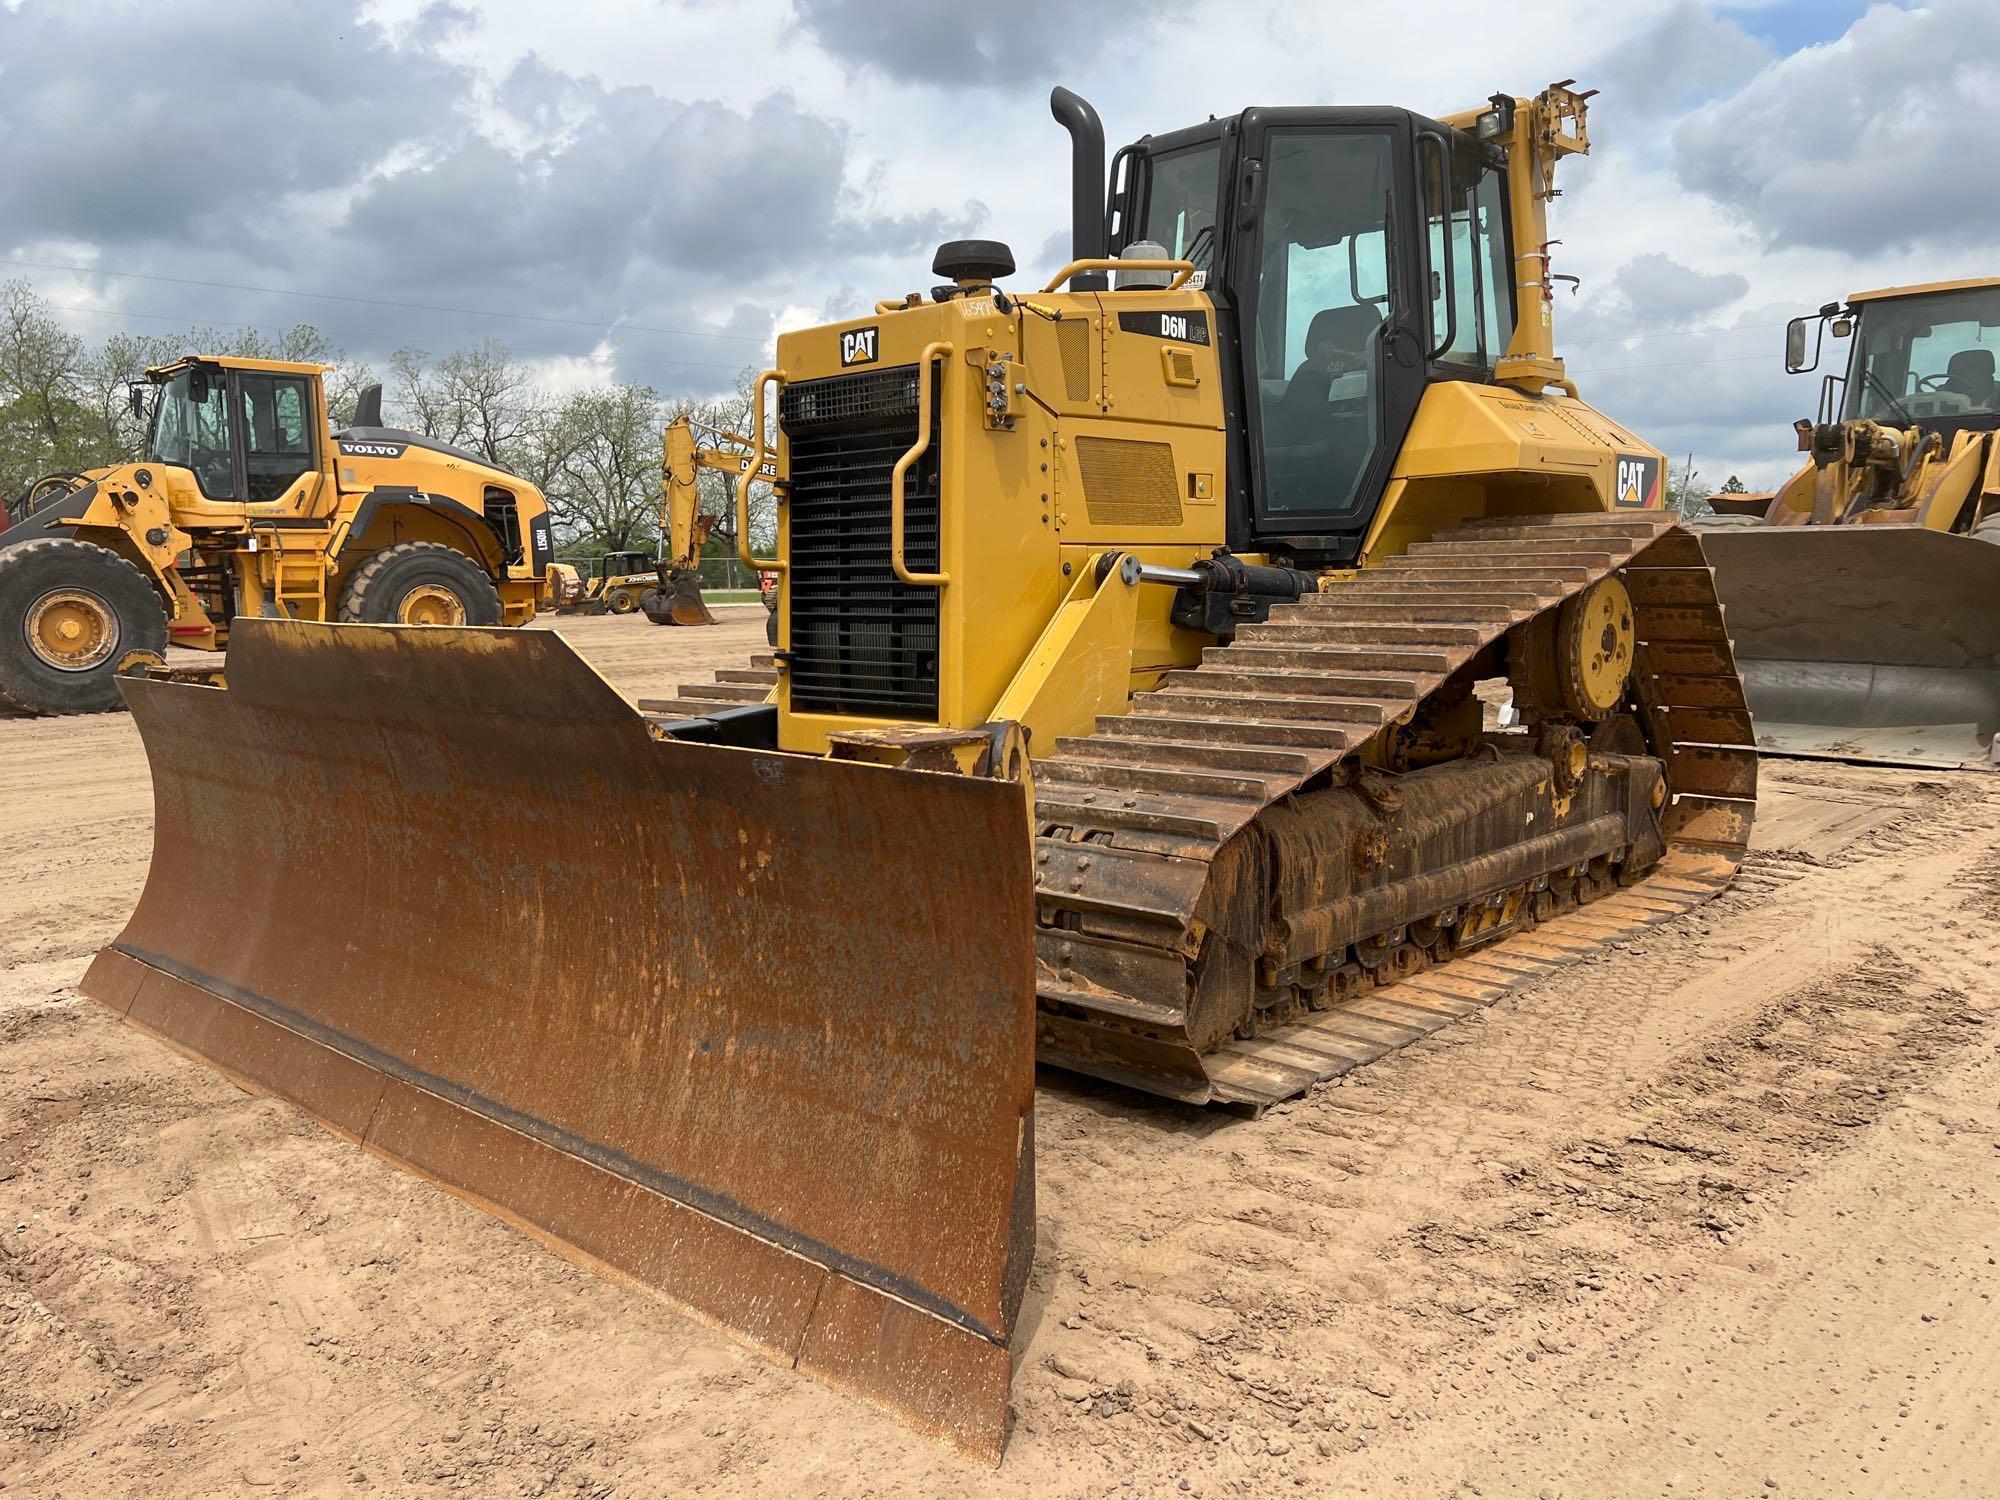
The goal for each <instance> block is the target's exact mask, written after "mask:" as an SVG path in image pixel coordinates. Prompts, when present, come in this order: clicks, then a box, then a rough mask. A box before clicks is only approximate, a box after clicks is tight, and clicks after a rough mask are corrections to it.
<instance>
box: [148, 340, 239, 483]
mask: <svg viewBox="0 0 2000 1500" xmlns="http://www.w3.org/2000/svg"><path fill="white" fill-rule="evenodd" d="M192 383H193V372H192V371H188V370H183V371H181V372H180V373H179V374H178V375H176V376H174V377H173V378H172V379H171V380H169V381H167V382H166V383H165V384H164V385H162V386H161V387H160V398H159V401H158V402H157V404H155V406H154V407H153V430H152V434H151V436H149V437H148V438H147V440H146V457H147V458H148V459H149V460H151V461H152V462H153V463H156V464H173V465H175V466H176V467H178V468H183V469H192V470H193V471H194V477H195V482H196V483H197V484H199V485H200V486H201V492H202V493H203V494H204V495H206V496H208V497H209V498H210V499H211V500H221V499H227V498H229V497H231V496H233V495H234V494H235V493H236V469H235V463H234V459H233V457H232V455H231V453H230V448H229V387H228V383H227V382H226V381H224V380H222V379H220V378H216V377H210V378H209V379H207V380H206V381H205V382H204V384H205V385H206V387H207V389H206V391H205V392H204V395H205V396H206V398H207V399H206V400H203V401H196V400H195V399H194V394H193V391H192V390H191V386H192Z"/></svg>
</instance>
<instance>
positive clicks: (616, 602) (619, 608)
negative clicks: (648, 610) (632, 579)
mask: <svg viewBox="0 0 2000 1500" xmlns="http://www.w3.org/2000/svg"><path fill="white" fill-rule="evenodd" d="M604 602H605V604H606V606H608V607H609V609H610V610H611V613H613V614H614V615H629V614H631V613H632V612H633V611H634V610H636V609H637V608H638V607H639V596H638V595H637V594H635V593H633V592H632V591H631V590H630V589H613V590H612V591H611V594H610V597H608V598H607V599H606V600H605V601H604Z"/></svg>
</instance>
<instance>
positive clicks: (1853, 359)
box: [1832, 280, 2000, 440]
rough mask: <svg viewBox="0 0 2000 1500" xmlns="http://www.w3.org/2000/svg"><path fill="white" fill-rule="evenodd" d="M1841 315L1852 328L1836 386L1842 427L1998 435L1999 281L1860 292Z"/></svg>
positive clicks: (1836, 322)
mask: <svg viewBox="0 0 2000 1500" xmlns="http://www.w3.org/2000/svg"><path fill="white" fill-rule="evenodd" d="M1842 316H1844V317H1845V319H1846V320H1847V321H1849V322H1850V323H1851V324H1852V330H1851V333H1850V334H1849V339H1850V343H1849V348H1848V358H1847V369H1846V375H1845V377H1844V378H1842V379H1841V380H1839V381H1838V382H1837V385H1838V387H1839V390H1838V404H1839V409H1840V417H1841V419H1842V420H1844V421H1853V420H1856V419H1859V418H1867V419H1870V420H1873V421H1876V422H1880V423H1882V424H1884V425H1885V426H1893V427H1909V426H1919V427H1923V428H1925V429H1927V430H1928V429H1934V430H1936V431H1938V432H1940V433H1941V434H1942V435H1943V436H1944V437H1945V438H1946V439H1947V440H1949V439H1950V438H1951V437H1953V436H1954V435H1955V434H1957V433H1958V432H1960V431H1966V430H1971V431H1982V432H1990V431H1994V430H1996V429H2000V368H1996V365H2000V358H1996V356H2000V280H1994V281H1987V282H1983V283H1969V284H1968V283H1953V284H1950V285H1948V286H1939V287H1933V288H1920V289H1910V290H1907V291H1893V290H1892V291H1888V292H1872V293H1868V292H1864V293H1861V294H1859V295H1857V296H1855V297H1852V298H1850V299H1849V302H1848V307H1847V308H1846V309H1844V310H1843V312H1842ZM1832 326H1833V329H1834V330H1835V331H1838V329H1839V326H1840V325H1839V321H1835V322H1834V324H1833V325H1832Z"/></svg>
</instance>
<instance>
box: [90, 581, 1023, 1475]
mask: <svg viewBox="0 0 2000 1500" xmlns="http://www.w3.org/2000/svg"><path fill="white" fill-rule="evenodd" d="M228 682H229V685H228V687H227V688H216V687H201V686H195V685H191V684H186V683H174V682H161V681H150V680H131V681H128V682H127V683H126V685H125V686H126V693H127V697H128V698H129V700H130V702H131V706H132V711H133V716H134V718H135V719H136V720H137V721H138V725H139V729H140V732H141V734H142V736H143V737H144V741H145V745H146V752H147V756H148V758H149V760H150V761H151V764H152V772H153V785H154V798H155V824H154V847H153V863H152V868H151V870H150V872H149V874H148V876H147V882H146V888H145V891H144V894H143V895H142V896H141V898H140V901H139V906H138V909H137V910H136V911H135V912H134V913H133V915H132V918H131V921H130V922H129V923H128V924H127V926H126V928H125V931H124V932H123V933H122V934H121V935H120V936H119V938H118V939H117V941H116V942H114V943H113V944H112V945H111V946H110V947H108V948H106V949H105V950H104V951H103V952H102V953H100V954H99V955H98V957H97V959H96V961H95V962H94V963H93V964H92V966H91V968H90V971H89V973H88V974H87V975H86V976H85V979H84V985H83V987H84V989H85V991H86V992H87V993H88V994H90V995H92V996H93V997H95V998H96V999H98V1000H99V1001H101V1002H103V1003H104V1004H106V1005H108V1006H110V1007H111V1008H112V1009H114V1010H116V1011H118V1012H120V1013H121V1014H123V1015H124V1016H125V1017H126V1018H127V1019H128V1020H129V1021H131V1022H132V1023H133V1024H135V1025H137V1026H140V1027H142V1028H144V1029H146V1030H148V1031H150V1032H153V1033H156V1034H158V1035H160V1036H162V1037H164V1038H166V1039H167V1040H168V1041H170V1042H172V1043H174V1044H175V1045H176V1046H178V1047H179V1048H181V1049H182V1050H184V1051H187V1052H190V1053H192V1054H194V1055H195V1056H197V1057H199V1058H202V1059H205V1060H207V1061H208V1062H211V1063H213V1064H214V1065H216V1066H217V1067H218V1068H220V1069H222V1070H223V1071H224V1072H226V1073H228V1074H229V1075H230V1076H232V1077H234V1078H236V1079H237V1080H238V1081H240V1082H243V1083H246V1084H248V1085H251V1086H254V1087H256V1088H259V1089H264V1090H269V1091H270V1092H272V1093H274V1094H277V1095H279V1096H281V1097H283V1098H286V1099H289V1100H291V1101H293V1102H295V1103H297V1104H298V1105H299V1106H301V1107H302V1108H303V1109H305V1110H306V1111H307V1112H309V1113H310V1114H312V1115H314V1116H315V1117H317V1118H318V1119H319V1120H321V1121H322V1122H324V1123H325V1124H326V1125H328V1126H329V1127H331V1128H332V1129H333V1130H335V1131H337V1132H338V1133H340V1134H342V1135H344V1136H347V1137H350V1138H352V1139H355V1140H358V1141H359V1142H361V1143H362V1144H363V1145H365V1146H366V1147H367V1148H368V1149H370V1150H372V1151H375V1152H377V1153H379V1154H381V1155H382V1156H385V1157H387V1158H389V1159H390V1160H392V1161H394V1162H397V1163H399V1164H401V1165H404V1166H406V1167H409V1168H411V1169H413V1170H414V1171H416V1172H418V1173H420V1174H422V1175H424V1176H426V1177H429V1178H431V1179H433V1180H435V1181H437V1182H439V1183H441V1184H443V1185H444V1186H446V1187H448V1188H450V1189H451V1190H453V1191H454V1192H457V1193H459V1194H461V1195H462V1196H464V1197H466V1198H468V1199H470V1200H471V1201H473V1202H475V1203H477V1204H480V1205H481V1206H483V1207H485V1208H487V1209H489V1210H490V1211H491V1212H493V1213H494V1214H496V1215H498V1216H499V1217H501V1218H502V1219H504V1220H506V1221H507V1222H509V1223H511V1224H514V1225H516V1226H518V1227H520V1228H523V1229H526V1230H528V1231H529V1232H530V1233H532V1234H534V1235H536V1236H537V1237H539V1238H542V1239H543V1240H545V1241H548V1242H551V1243H553V1244H554V1245H555V1246H557V1247H558V1248H560V1249H562V1250H564V1251H566V1252H568V1253H570V1254H572V1255H573V1256H575V1257H577V1258H579V1259H581V1260H583V1261H585V1262H586V1263H591V1264H594V1265H598V1266H601V1267H608V1268H610V1269H611V1270H612V1271H614V1272H616V1273H619V1274H620V1275H621V1276H623V1277H629V1278H632V1279H634V1280H636V1281H638V1282H639V1283H642V1284H643V1285H645V1286H646V1287H649V1288H652V1289H654V1290H656V1291H657V1292H658V1293H660V1294H661V1295H662V1296H664V1297H665V1298H667V1299H669V1300H670V1301H671V1302H673V1303H674V1304H677V1305H678V1306H679V1307H680V1308H682V1309H684V1310H686V1311H688V1312H691V1313H693V1314H694V1315H696V1316H697V1317H699V1318H701V1319H704V1320H705V1321H707V1322H709V1323H712V1324H714V1325H717V1326H720V1327H722V1328H724V1329H727V1330H729V1331H731V1332H733V1333H734V1334H736V1335H738V1336H740V1337H741V1338H743V1339H744V1340H746V1341H747V1342H749V1343H750V1344H752V1345H754V1346H756V1347H757V1348H759V1349H761V1350H763V1351H764V1352H766V1353H767V1354H769V1355H771V1356H772V1357H774V1358H776V1359H779V1360H782V1361H784V1362H786V1363H789V1364H793V1365H795V1366H796V1367H797V1368H799V1369H801V1370H805V1371H808V1372H810V1373H812V1374H814V1375H816V1376H818V1377H820V1378H822V1379H824V1380H826V1381H828V1382H830V1383H832V1384H834V1385H837V1386H840V1387H842V1388H845V1389H847V1390H850V1391H853V1392H856V1393H859V1394H862V1395H864V1396H867V1397H869V1398H871V1399H873V1400H875V1401H877V1402H878V1403H880V1404H882V1405H883V1406H886V1407H888V1408H890V1409H891V1410H893V1411H894V1412H896V1413H897V1414H899V1415H900V1416H901V1417H902V1418H903V1419H904V1420H906V1421H907V1422H909V1423H910V1424H911V1425H912V1426H914V1427H916V1428H918V1429H919V1430H921V1431H923V1432H926V1433H929V1434H932V1435H934V1436H937V1437H940V1438H942V1439H944V1440H946V1441H948V1442H950V1443H952V1444H953V1445H955V1446H956V1447H958V1448H959V1449H961V1450H963V1451H965V1452H968V1453H970V1454H973V1455H976V1456H979V1457H982V1458H985V1459H987V1460H989V1461H997V1460H998V1457H999V1452H1000V1448H1001V1444H1002V1442H1003V1440H1004V1434H1005V1422H1006V1408H1007V1391H1008V1381H1009V1368H1010V1367H1009V1356H1008V1348H1007V1342H1008V1337H1009V1333H1010V1330H1011V1327H1012V1324H1013V1318H1014V1314H1015V1311H1016V1309H1017V1307H1018V1304H1019V1299H1020V1295H1021V1291H1022V1289H1023V1286H1024V1284H1025V1280H1026V1276H1027V1271H1028V1267H1029V1263H1030V1260H1031V1257H1032V1254H1033V1232H1034V1230H1033V1226H1034V1207H1033V1145H1032V1142H1033V1134H1032V1122H1033V1114H1032V1111H1033V1097H1034V1096H1033V1088H1034V1026H1033V1011H1034V962H1033V957H1032V950H1031V947H1030V942H1031V935H1032V933H1033V931H1034V910H1033V906H1032V897H1031V894H1030V893H1031V889H1032V882H1031V880H1030V877H1029V874H1028V866H1029V857H1028V841H1027V838H1026V836H1025V832H1026V828H1027V809H1026V805H1025V800H1024V794H1023V792H1022V789H1021V788H1020V787H1018V786H1015V785H1009V784H1006V783H1002V782H997V781H986V780H978V779H973V778H968V777H959V776H947V775H933V774H925V773H920V772H909V771H899V770H888V769H885V768H881V767H876V766H869V765H858V764H851V763H845V762H835V761H825V760H818V759H813V758H807V757H798V756H788V755H779V754H768V753H763V752H756V751H746V750H735V749H728V748H723V747H718V746H707V745H695V744H685V743H677V742H669V741H662V740H658V739H655V738H654V737H653V736H652V733H651V732H650V731H649V729H648V727H647V725H646V723H645V722H644V721H643V720H642V719H641V717H640V716H639V715H638V714H637V713H636V712H635V711H634V710H633V709H632V708H631V707H630V706H628V705H627V704H626V702H625V701H624V699H623V698H621V697H620V696H619V694H618V693H616V692H615V691H614V690H613V689H612V688H611V687H610V686H609V685H608V684H606V683H605V682H604V680H603V679H602V678H600V677H599V676H598V675H597V673H596V672H594V671H593V670H592V669H591V668H590V667H589V666H588V665H587V664H586V663H585V662H584V661H582V660H581V659H580V658H579V657H577V656H576V655H575V653H574V652H573V651H572V650H571V648H570V647H569V646H568V645H567V644H566V643H565V642H564V641H563V640H562V638H561V637H560V636H558V635H556V634H555V633H554V632H543V631H532V632H530V631H502V630H474V629H451V628H444V627H434V628H429V629H411V628H402V627H391V626H373V625H317V624H303V623H297V622H290V621H283V622H279V621H265V620H243V621H239V622H237V625H236V627H235V631H234V634H233V637H232V639H231V642H230V653H229V669H228Z"/></svg>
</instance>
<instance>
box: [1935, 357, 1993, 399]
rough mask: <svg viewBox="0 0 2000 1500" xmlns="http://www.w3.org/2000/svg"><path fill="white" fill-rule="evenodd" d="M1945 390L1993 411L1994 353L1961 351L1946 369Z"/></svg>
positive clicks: (1949, 362) (1948, 363)
mask: <svg viewBox="0 0 2000 1500" xmlns="http://www.w3.org/2000/svg"><path fill="white" fill-rule="evenodd" d="M1944 388H1945V389H1946V390H1948V391H1955V392H1957V393H1958V394H1959V395H1961V396H1963V397H1965V399H1966V400H1968V401H1970V402H1971V403H1972V404H1973V405H1974V406H1976V407H1979V408H1981V409H1982V410H1985V411H1992V410H1993V409H1994V406H1995V404H1996V403H1995V401H1994V395H1995V388H1994V379H1993V351H1992V350H1991V349H1961V350H1959V351H1958V353H1956V354H1954V355H1953V356H1952V357H1951V359H1950V360H1949V361H1948V362H1947V363H1946V365H1945V367H1944Z"/></svg>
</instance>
